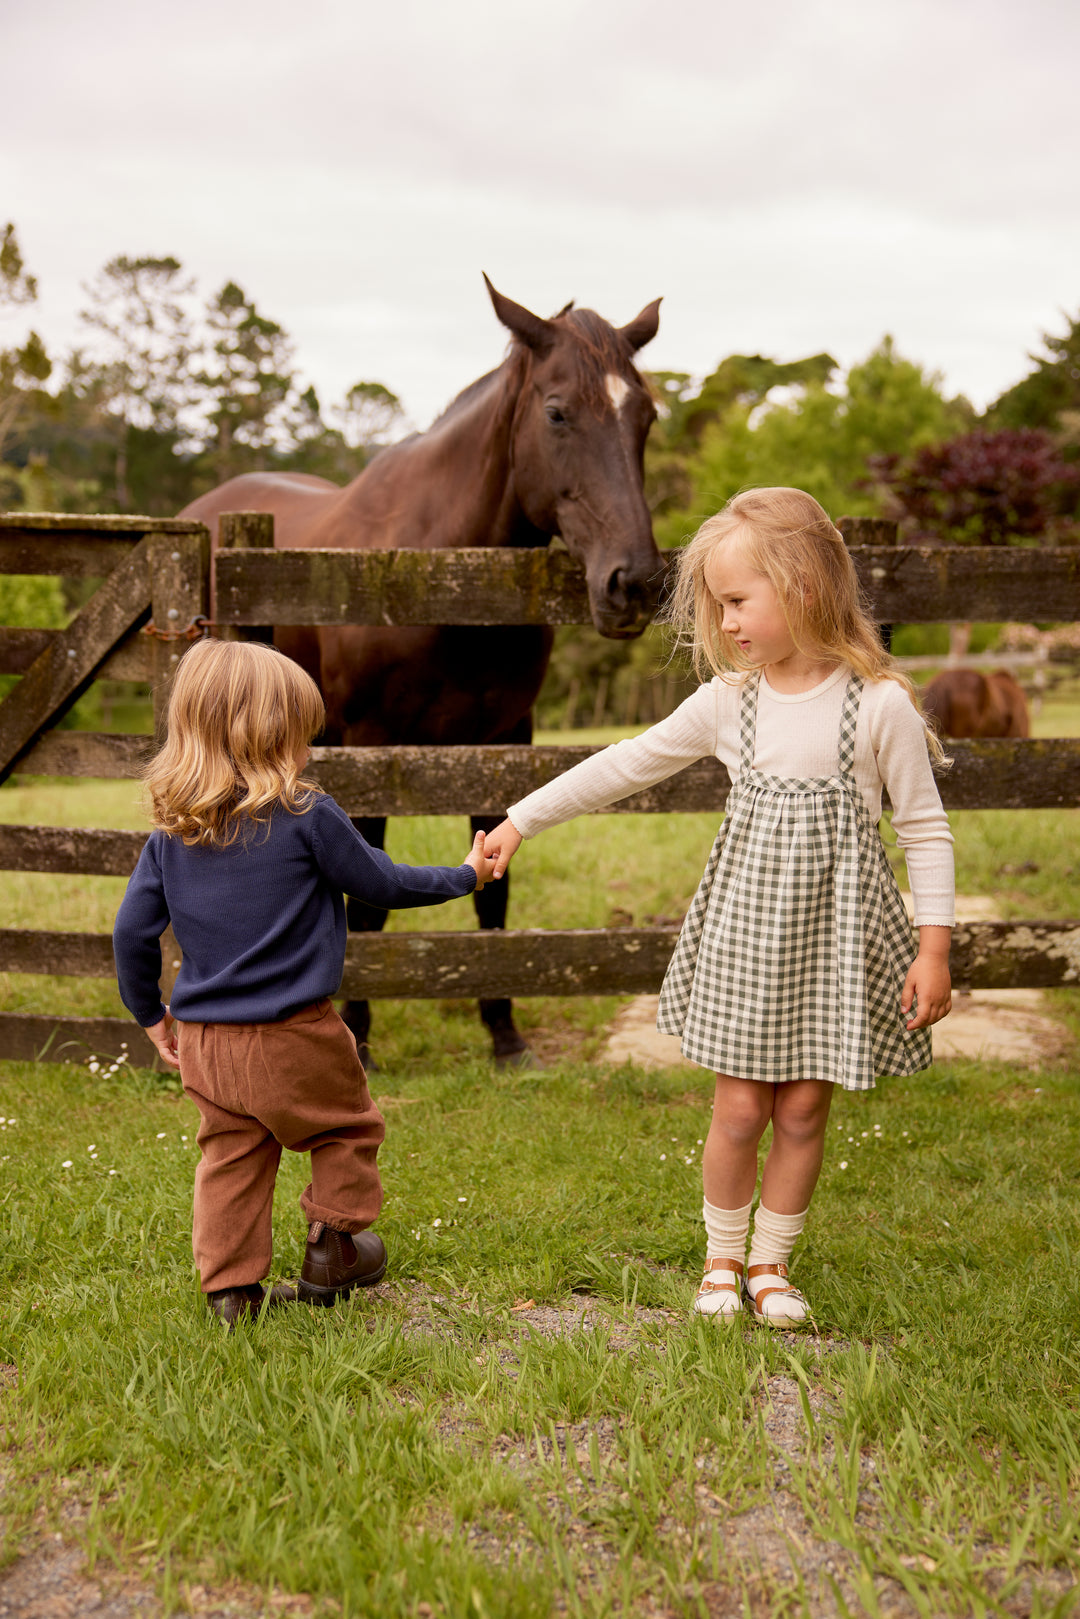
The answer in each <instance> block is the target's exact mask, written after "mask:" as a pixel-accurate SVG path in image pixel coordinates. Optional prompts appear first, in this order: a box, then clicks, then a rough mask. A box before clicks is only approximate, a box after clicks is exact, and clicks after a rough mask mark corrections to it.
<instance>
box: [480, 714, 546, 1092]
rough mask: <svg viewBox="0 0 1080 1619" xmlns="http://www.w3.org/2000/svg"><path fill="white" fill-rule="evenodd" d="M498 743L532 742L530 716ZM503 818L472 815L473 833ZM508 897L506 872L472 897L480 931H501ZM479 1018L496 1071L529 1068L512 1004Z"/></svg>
mask: <svg viewBox="0 0 1080 1619" xmlns="http://www.w3.org/2000/svg"><path fill="white" fill-rule="evenodd" d="M495 740H496V741H498V742H503V743H508V742H521V743H524V744H525V745H526V746H528V744H529V743H530V742H531V741H532V715H531V714H526V716H525V718H524V719H523V720H519V721H518V723H517V725H515V726H513V727H512V729H511V730H509V731H507V732H505V733H504V734H503V735H502V736H500V737H497V738H496V739H495ZM503 819H504V817H503V816H501V815H473V816H472V817H471V822H472V829H473V833H474V835H475V833H477V832H494V830H495V828H496V827H497V826H499V825H500V824H501V822H502V821H503ZM509 898H510V873H509V872H506V873H505V875H504V876H503V877H501V878H500V879H499V881H498V882H497V883H488V884H486V886H485V887H484V888H483V889H482V890H481V891H480V893H479V894H474V895H473V904H474V906H475V907H476V919H477V921H478V922H479V924H480V926H481V927H482V928H505V926H506V906H507V901H508V900H509ZM480 1017H481V1019H482V1021H483V1022H484V1023H485V1024H486V1026H487V1028H488V1030H489V1032H490V1034H491V1050H492V1055H493V1057H494V1058H495V1063H496V1066H497V1067H499V1068H533V1067H535V1066H536V1058H535V1057H534V1056H533V1053H532V1051H531V1050H530V1048H529V1045H528V1043H527V1042H526V1041H525V1040H524V1039H523V1037H522V1036H521V1035H520V1034H519V1033H518V1031H517V1029H516V1027H515V1026H514V1003H513V1002H512V1001H511V1000H510V999H509V997H504V998H500V999H499V1000H484V1001H481V1002H480Z"/></svg>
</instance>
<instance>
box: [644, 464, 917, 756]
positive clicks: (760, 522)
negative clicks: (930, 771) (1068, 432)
mask: <svg viewBox="0 0 1080 1619" xmlns="http://www.w3.org/2000/svg"><path fill="white" fill-rule="evenodd" d="M732 542H734V543H735V544H737V545H738V546H739V548H740V551H741V554H742V555H743V557H745V559H746V561H747V563H748V564H749V565H750V567H751V568H753V569H754V571H755V572H756V573H759V574H762V575H763V576H764V577H765V578H766V579H767V580H768V581H769V583H770V584H771V585H772V587H773V589H774V590H775V591H776V595H777V598H778V600H779V602H780V607H781V610H782V612H783V614H784V619H785V622H786V624H787V627H788V629H789V631H790V632H791V639H792V640H793V641H794V643H795V645H796V647H797V648H798V650H799V651H800V652H806V653H811V654H813V655H814V656H815V657H821V658H822V659H835V660H836V662H837V663H846V664H848V665H849V666H850V667H851V668H852V669H853V670H854V671H855V673H856V674H857V675H860V676H861V677H862V678H863V679H864V680H895V681H896V683H897V685H899V686H902V687H903V688H904V690H905V691H906V692H907V694H908V696H909V698H910V699H911V701H912V703H913V704H914V706H915V708H916V709H918V707H919V701H918V697H917V695H916V692H915V688H914V686H913V685H912V683H911V681H910V680H909V679H908V678H907V676H906V675H905V674H904V673H903V671H902V670H901V669H899V668H898V667H897V664H896V662H895V660H894V659H893V657H892V655H891V653H889V652H887V651H886V650H885V648H884V647H883V646H882V644H881V638H880V636H879V635H878V631H877V626H876V624H875V623H874V621H873V619H872V618H871V616H870V612H869V609H868V607H867V603H866V600H865V597H864V596H863V592H862V587H861V586H860V584H859V576H858V574H857V573H856V571H855V564H854V563H853V562H852V560H851V553H850V552H849V550H848V548H847V546H846V544H845V543H844V537H843V535H842V534H841V533H840V530H839V529H838V528H837V527H836V526H835V524H834V523H833V522H832V520H831V519H830V518H829V517H828V515H827V514H826V512H825V511H824V510H823V508H822V507H821V506H819V505H818V503H817V501H816V500H815V499H814V497H813V496H812V495H808V494H806V493H805V492H804V491H803V490H801V489H782V488H780V489H746V490H743V492H742V493H741V494H738V495H735V496H734V497H733V498H732V499H731V500H729V501H728V503H727V505H726V506H725V507H724V508H723V510H722V511H719V512H717V514H716V516H715V517H710V518H708V519H707V520H706V521H705V522H704V523H702V525H701V527H700V528H699V529H698V531H697V533H696V534H695V535H694V537H693V539H692V540H691V541H690V543H689V544H688V545H687V546H686V547H685V548H684V549H683V550H682V551H680V552H679V555H678V557H677V559H676V574H675V582H674V586H673V588H672V590H671V593H670V596H669V598H668V601H667V604H666V606H665V608H664V612H663V615H662V616H663V618H664V619H665V620H666V622H667V623H669V624H670V625H671V626H672V627H673V629H674V631H675V635H676V642H677V646H678V647H679V648H682V649H685V650H689V651H690V653H691V654H692V657H693V662H694V670H695V673H696V674H697V675H698V678H699V679H708V677H709V675H719V676H720V677H721V678H722V679H728V678H732V677H733V676H740V675H742V674H743V673H745V672H746V671H747V670H749V669H751V668H752V667H753V665H752V664H750V663H749V662H748V660H747V659H746V657H745V656H744V654H743V653H742V651H741V650H740V648H739V646H738V644H737V643H736V642H735V641H734V640H733V638H732V637H731V636H730V635H728V634H726V632H725V630H724V627H723V618H724V612H723V608H722V607H721V605H720V603H719V602H718V601H717V600H716V598H715V596H714V595H713V594H712V592H711V591H710V590H709V588H708V586H707V584H706V583H705V568H706V565H707V563H708V560H709V558H710V557H711V556H712V554H713V552H714V551H715V550H716V548H717V547H718V546H720V545H724V544H727V543H732ZM927 742H928V745H929V748H930V753H931V755H932V757H933V758H934V759H935V761H937V762H938V763H943V762H944V761H945V753H944V749H943V748H942V746H941V743H940V741H939V740H938V738H937V736H936V734H935V733H934V731H933V730H932V729H930V728H929V727H928V728H927Z"/></svg>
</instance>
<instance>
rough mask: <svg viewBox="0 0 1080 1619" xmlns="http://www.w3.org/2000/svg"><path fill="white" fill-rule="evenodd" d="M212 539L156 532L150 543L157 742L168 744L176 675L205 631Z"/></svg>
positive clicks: (193, 535)
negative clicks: (169, 716)
mask: <svg viewBox="0 0 1080 1619" xmlns="http://www.w3.org/2000/svg"><path fill="white" fill-rule="evenodd" d="M209 566H210V536H209V534H207V533H205V532H204V533H202V534H156V535H155V536H154V537H153V540H152V541H151V544H150V613H151V624H150V626H149V628H150V629H151V633H152V635H153V648H154V674H153V687H154V741H155V743H156V744H157V746H158V747H159V748H160V747H161V745H162V743H163V742H164V740H165V729H166V721H167V717H168V712H169V692H170V691H171V689H172V677H173V675H174V674H175V673H176V668H177V665H178V664H179V662H180V659H181V658H182V657H183V655H184V653H185V652H186V651H187V650H188V648H189V647H190V646H192V645H193V643H194V642H195V641H197V640H198V639H199V638H200V636H201V634H202V633H203V628H202V627H201V626H200V625H199V622H198V621H199V620H200V619H205V618H206V607H207V597H208V583H209V581H208V577H207V574H208V570H209Z"/></svg>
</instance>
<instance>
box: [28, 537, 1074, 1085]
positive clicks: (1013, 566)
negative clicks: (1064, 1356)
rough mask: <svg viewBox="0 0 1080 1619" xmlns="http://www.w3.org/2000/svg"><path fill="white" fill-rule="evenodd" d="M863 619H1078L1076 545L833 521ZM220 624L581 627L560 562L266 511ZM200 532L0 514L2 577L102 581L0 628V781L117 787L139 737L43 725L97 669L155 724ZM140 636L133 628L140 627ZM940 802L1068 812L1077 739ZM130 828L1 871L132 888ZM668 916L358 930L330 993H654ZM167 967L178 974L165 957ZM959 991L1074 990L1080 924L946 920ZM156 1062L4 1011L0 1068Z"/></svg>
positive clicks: (77, 1022) (714, 790)
mask: <svg viewBox="0 0 1080 1619" xmlns="http://www.w3.org/2000/svg"><path fill="white" fill-rule="evenodd" d="M841 526H842V527H844V528H845V529H846V532H847V538H848V540H849V543H850V544H851V545H852V548H853V556H854V558H855V562H856V566H857V568H858V570H859V573H860V576H861V578H862V581H863V584H864V586H865V588H866V590H867V593H868V595H869V597H870V599H871V602H872V605H873V609H874V612H875V615H876V616H877V617H878V619H879V620H881V621H883V622H890V623H934V622H939V621H942V620H949V619H972V620H984V621H985V620H990V621H1000V620H1018V621H1028V620H1053V621H1062V620H1080V551H1075V550H1071V549H1062V550H1027V549H1023V550H1021V549H999V548H996V547H995V548H987V549H980V548H973V547H963V548H956V549H941V550H938V549H930V548H916V547H907V546H897V545H896V544H895V543H893V542H894V540H895V526H894V525H889V524H882V523H853V522H848V521H847V520H845V522H844V523H842V524H841ZM221 539H222V548H221V549H220V550H219V552H218V554H217V557H216V563H215V567H216V580H215V586H216V590H215V601H216V608H215V615H216V633H219V634H223V635H233V636H248V635H258V634H266V633H267V630H266V627H267V626H269V625H272V624H275V623H290V624H297V623H303V624H445V623H458V624H537V623H547V624H586V623H588V622H589V612H588V602H587V594H586V588H585V580H584V575H583V573H582V570H581V569H580V568H579V567H578V565H577V564H576V563H574V562H573V561H572V560H571V558H570V557H569V556H567V555H566V554H565V553H563V552H547V551H542V550H536V551H496V550H492V551H487V550H471V551H469V550H448V551H434V552H419V551H379V552H350V551H286V550H274V549H273V523H272V519H271V518H269V517H267V516H266V515H265V514H252V513H238V514H233V515H232V516H230V517H226V518H223V519H222V531H221ZM209 566H210V563H209V536H208V534H207V532H206V530H205V529H204V528H202V527H200V526H199V525H197V524H191V523H183V522H179V521H177V520H168V521H166V520H153V519H149V518H122V517H57V516H51V515H42V516H26V515H23V514H12V515H10V516H6V517H0V572H3V573H18V574H60V575H68V576H73V577H81V578H87V577H92V578H100V579H101V580H102V583H101V585H100V587H99V588H98V590H97V591H96V593H95V594H94V595H93V596H92V598H91V599H90V601H89V602H88V603H87V605H86V606H85V607H84V608H83V609H82V611H81V612H80V613H78V614H77V615H76V617H75V618H74V619H73V620H72V622H71V624H69V625H68V627H67V628H66V629H65V630H54V631H50V630H13V629H6V630H0V673H5V674H18V675H21V676H22V679H21V680H20V681H19V683H18V685H17V686H16V687H15V688H14V689H13V690H12V691H11V692H10V693H9V694H8V696H7V697H6V698H5V699H4V700H3V701H2V702H0V780H3V779H4V778H5V777H6V776H7V775H9V774H10V773H11V772H12V771H13V770H14V769H18V770H19V771H20V772H25V773H31V774H36V775H56V776H104V777H117V778H124V777H126V778H133V777H136V776H137V775H138V773H139V770H140V767H141V765H142V763H143V761H144V760H145V759H146V757H147V755H148V751H149V747H150V744H151V741H152V739H150V738H147V737H131V736H111V735H104V734H91V733H86V732H77V731H64V730H55V729H53V727H54V726H55V724H56V722H57V720H58V719H60V718H61V717H62V715H63V714H64V713H66V711H67V710H68V708H70V706H71V704H72V703H73V702H75V701H76V700H77V698H78V697H79V696H80V695H81V694H82V692H83V691H85V690H86V689H87V687H88V686H89V685H90V683H91V682H92V681H93V680H95V679H100V678H111V679H118V680H145V681H150V682H151V683H152V684H153V688H154V699H155V719H156V725H157V728H158V732H159V734H160V731H161V726H162V722H163V717H164V712H165V705H166V703H167V700H168V689H169V681H170V677H171V674H172V672H173V671H174V670H175V668H176V665H177V664H178V662H179V660H180V658H181V657H182V656H183V653H184V650H185V649H186V647H187V646H188V645H190V644H191V642H190V639H189V638H190V637H197V636H198V635H200V634H201V633H203V630H204V628H205V616H204V615H205V613H206V609H207V602H208V599H209V591H208V585H209ZM146 632H149V633H146ZM594 751H596V750H595V749H592V748H588V747H453V748H422V747H390V748H364V749H357V748H317V749H315V751H314V753H313V754H312V761H311V766H310V774H311V775H312V776H313V777H314V778H315V779H317V780H318V781H319V783H320V784H321V785H322V786H323V787H324V788H325V789H326V790H327V791H328V792H330V793H332V794H333V795H334V797H335V798H336V799H337V800H338V802H339V803H340V804H341V805H342V806H343V807H344V808H345V809H346V810H347V811H348V812H349V814H351V815H479V814H498V815H502V814H503V813H504V812H505V809H506V806H507V805H508V804H510V803H512V802H514V801H515V800H516V799H518V798H520V797H522V796H523V795H524V794H525V793H527V792H529V791H531V790H532V789H533V788H534V787H538V786H540V785H541V784H542V783H544V782H546V781H550V780H551V779H552V778H553V777H555V776H557V775H558V774H560V773H561V771H563V770H565V769H567V768H568V767H569V766H570V765H571V764H574V763H576V762H577V761H578V760H579V759H581V758H585V757H587V756H588V755H589V754H590V753H592V752H594ZM950 752H951V753H952V754H953V756H954V759H955V763H954V765H953V768H952V770H951V771H949V772H948V773H947V774H946V775H944V776H943V777H941V781H940V785H941V792H942V798H943V800H944V803H945V805H946V808H948V809H988V808H997V809H1034V808H1048V807H1049V808H1056V807H1062V808H1066V807H1067V808H1072V807H1074V806H1076V805H1077V804H1078V803H1080V740H1072V739H1070V740H1061V741H1034V740H1025V741H992V742H956V743H952V744H950ZM727 790H728V779H727V773H726V771H725V770H724V769H723V767H722V766H721V765H720V764H719V763H718V762H717V761H716V760H713V759H710V760H704V761H702V762H701V763H699V764H697V765H694V766H693V767H691V768H690V769H688V770H685V771H682V772H681V773H680V774H679V775H678V776H677V777H674V778H672V779H671V780H669V781H667V782H662V783H661V784H659V785H658V786H656V787H653V788H650V789H649V790H648V791H646V792H643V793H638V794H636V795H635V796H634V797H632V798H628V799H625V800H624V801H623V802H621V803H619V804H617V805H615V806H613V808H612V810H611V811H608V812H606V813H612V814H627V813H647V814H662V813H666V812H672V811H676V810H677V811H680V812H687V811H698V810H701V811H709V812H712V813H715V814H717V815H719V814H720V813H721V812H722V810H723V807H724V804H725V801H726V798H727ZM144 840H145V834H143V833H136V832H108V831H98V830H90V829H85V828H52V827H25V826H17V825H0V869H5V870H21V871H52V872H67V873H83V874H98V875H102V874H104V875H114V876H127V875H129V874H130V872H131V871H132V869H133V868H134V865H135V862H136V860H137V859H138V855H139V850H140V849H141V847H142V844H143V842H144ZM676 932H677V930H676V929H674V928H669V927H648V928H618V929H613V930H606V929H558V930H554V929H553V930H517V931H513V930H507V931H506V932H489V933H483V932H467V933H430V934H425V933H408V934H390V933H387V934H353V935H351V936H350V939H349V943H348V950H347V955H346V964H345V977H344V981H343V985H342V993H343V994H344V995H349V996H353V997H366V998H370V999H375V1000H377V999H381V998H385V999H392V998H399V997H402V998H427V997H433V998H437V999H441V1000H448V999H455V998H473V997H477V996H480V995H481V994H483V995H486V996H501V995H511V996H515V997H522V996H536V995H610V994H637V993H642V992H655V991H656V990H657V989H658V988H659V985H660V981H661V978H662V977H663V972H664V968H665V967H666V965H667V962H668V959H669V957H670V955H671V951H672V948H673V946H674V941H675V936H676ZM165 955H166V971H168V970H169V967H170V965H171V964H172V963H175V962H176V954H175V953H174V951H173V950H170V949H167V950H166V952H165ZM952 966H953V978H954V981H955V982H956V984H957V985H958V986H969V987H974V988H1001V987H1049V986H1054V985H1062V984H1078V983H1080V921H1077V922H1061V921H1057V922H1027V921H1024V922H1010V923H1005V922H998V923H991V922H986V923H979V924H973V925H965V926H961V927H958V928H957V929H956V931H955V934H954V938H953V953H952ZM0 970H2V971H6V972H21V973H45V974H67V975H73V976H79V977H95V978H109V977H112V975H113V961H112V949H111V943H110V939H109V936H108V935H107V934H92V933H61V932H48V931H41V930H37V929H33V930H31V929H0ZM123 1044H126V1047H127V1050H128V1054H129V1056H130V1057H131V1059H132V1060H133V1061H140V1062H149V1061H151V1060H152V1057H153V1048H152V1047H151V1045H150V1042H149V1041H148V1040H147V1039H146V1038H145V1036H144V1035H142V1033H141V1031H140V1030H138V1029H137V1028H136V1027H135V1025H134V1024H133V1023H131V1022H130V1021H128V1020H126V1019H120V1018H72V1017H65V1016H64V1015H63V1014H62V1013H61V1012H58V1013H57V1014H56V1015H55V1016H48V1017H38V1016H29V1015H25V1014H13V1013H7V1014H2V1015H0V1057H3V1058H36V1059H38V1060H65V1059H69V1058H71V1057H72V1056H81V1055H83V1054H84V1053H85V1052H86V1051H87V1050H93V1051H95V1052H98V1053H100V1054H106V1053H112V1054H113V1055H118V1054H119V1053H120V1051H121V1048H122V1045H123Z"/></svg>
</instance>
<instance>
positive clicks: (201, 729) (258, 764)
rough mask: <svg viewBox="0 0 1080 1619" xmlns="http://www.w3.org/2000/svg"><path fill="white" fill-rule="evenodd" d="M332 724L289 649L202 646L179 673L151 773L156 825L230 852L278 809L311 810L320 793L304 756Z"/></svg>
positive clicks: (146, 777)
mask: <svg viewBox="0 0 1080 1619" xmlns="http://www.w3.org/2000/svg"><path fill="white" fill-rule="evenodd" d="M325 720H326V711H325V709H324V708H323V700H322V697H321V696H320V694H319V688H318V687H317V686H316V684H315V682H314V681H313V680H312V679H311V677H310V675H307V674H305V673H304V671H303V669H301V668H300V666H299V664H296V663H293V661H292V659H291V658H286V657H285V656H284V654H283V653H281V652H277V651H276V650H275V649H274V648H273V647H271V646H263V645H262V644H261V643H258V642H247V641H200V642H198V644H197V645H195V646H193V647H192V648H191V651H190V652H188V653H187V654H186V655H185V656H184V658H183V659H182V660H181V662H180V667H179V668H178V669H177V671H176V674H175V676H174V677H173V686H172V693H171V695H170V697H169V729H168V737H167V739H166V742H165V746H164V747H163V748H162V749H161V750H160V752H159V753H157V754H156V755H155V757H154V758H153V759H152V760H151V761H150V764H149V765H148V766H147V768H146V770H145V772H144V775H143V780H144V782H145V784H146V789H147V792H148V793H149V796H150V803H151V813H152V817H153V821H154V825H155V826H157V827H159V828H160V829H161V831H163V832H167V833H169V835H170V836H172V837H179V838H182V839H183V841H184V842H185V843H189V844H193V843H202V844H213V845H214V846H216V847H218V848H227V847H228V846H229V845H230V844H232V843H234V842H235V841H236V839H237V837H239V836H240V835H241V833H242V832H243V831H245V830H247V829H249V828H251V827H252V826H257V825H262V824H265V823H267V822H269V819H270V813H271V812H272V810H273V808H274V806H275V805H278V804H280V805H281V806H282V807H283V808H284V809H286V810H288V811H289V813H290V814H293V815H302V814H303V813H304V811H305V810H307V809H309V808H310V807H311V802H312V797H313V795H314V794H315V793H317V792H318V791H319V789H318V787H316V786H315V784H314V782H309V781H303V780H302V779H301V777H300V775H299V771H298V768H297V763H296V755H297V753H298V752H299V751H300V750H301V748H303V747H305V746H306V745H307V744H308V743H310V742H311V740H312V738H313V737H315V736H317V735H318V733H319V732H320V731H321V730H322V728H323V725H324V723H325Z"/></svg>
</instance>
